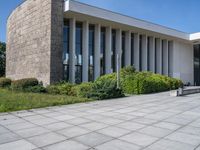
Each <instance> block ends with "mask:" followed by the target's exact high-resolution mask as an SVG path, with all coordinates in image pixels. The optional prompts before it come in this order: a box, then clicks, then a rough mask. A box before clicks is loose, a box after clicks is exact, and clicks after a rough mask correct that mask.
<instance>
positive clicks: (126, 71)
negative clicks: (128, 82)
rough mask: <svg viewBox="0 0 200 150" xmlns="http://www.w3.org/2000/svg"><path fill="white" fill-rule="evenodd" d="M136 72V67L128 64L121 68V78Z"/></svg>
mask: <svg viewBox="0 0 200 150" xmlns="http://www.w3.org/2000/svg"><path fill="white" fill-rule="evenodd" d="M135 72H136V69H135V68H134V67H133V66H128V67H125V68H122V69H121V71H120V75H121V78H122V79H123V78H125V77H126V76H129V75H132V74H134V73H135Z"/></svg>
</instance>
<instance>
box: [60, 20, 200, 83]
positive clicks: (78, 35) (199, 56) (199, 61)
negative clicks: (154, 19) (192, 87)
mask: <svg viewBox="0 0 200 150" xmlns="http://www.w3.org/2000/svg"><path fill="white" fill-rule="evenodd" d="M82 30H83V24H82V23H81V22H76V29H75V57H74V59H75V60H74V61H75V66H74V67H75V68H74V69H75V82H76V83H81V82H82V73H83V69H82V65H83V56H82V53H83V52H82V44H83V43H82V42H83V38H84V37H83V31H82ZM88 32H89V39H88V40H89V41H88V42H89V43H88V48H89V49H88V58H87V59H88V81H94V67H95V66H94V54H95V26H94V25H92V24H90V25H89V31H88ZM121 34H122V35H121V38H122V39H121V42H122V43H121V67H122V68H123V67H125V60H126V58H125V48H126V45H125V44H126V34H125V32H124V31H122V32H121ZM111 37H112V39H111V58H110V61H111V69H112V72H116V49H117V47H116V30H115V29H112V35H111ZM142 38H143V37H142V35H140V36H139V71H141V70H142V44H143V43H142ZM69 42H70V23H69V20H68V19H64V27H63V79H64V80H65V81H69V73H70V70H69V63H70V62H69V57H70V56H69V51H70V46H69ZM134 42H135V40H134V33H131V53H130V56H129V57H130V61H131V65H132V66H133V65H134V44H135V43H134ZM150 42H151V37H150V36H148V37H147V70H148V71H150V57H151V56H150V46H151V45H150V44H152V43H150ZM154 42H155V57H154V59H155V71H156V72H157V70H156V69H157V67H156V64H157V62H156V61H158V60H157V54H159V53H158V52H157V50H158V48H159V47H158V46H159V45H158V43H157V42H159V39H158V38H156V39H155V41H154ZM161 42H162V43H161V44H162V45H161V48H162V51H163V48H164V47H163V46H164V44H166V43H164V40H162V41H161ZM169 43H170V42H168V43H167V44H168V45H170V44H169ZM169 47H170V46H168V48H169ZM169 53H170V51H169ZM163 54H164V53H162V56H161V57H163V58H164V56H163ZM168 55H170V54H168ZM105 56H106V28H105V27H101V31H100V75H104V74H105V67H106V64H105ZM168 59H169V57H168ZM161 60H162V62H161V63H162V64H164V62H163V59H161ZM168 61H169V60H168ZM163 67H164V66H163ZM168 68H169V64H168ZM194 72H195V73H194V76H195V83H196V85H200V45H195V46H194ZM157 73H158V72H157Z"/></svg>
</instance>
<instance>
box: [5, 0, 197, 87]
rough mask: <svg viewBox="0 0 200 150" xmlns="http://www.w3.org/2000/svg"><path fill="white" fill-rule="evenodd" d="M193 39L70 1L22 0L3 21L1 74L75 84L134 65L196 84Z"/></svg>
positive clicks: (195, 47) (194, 43) (160, 27)
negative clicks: (4, 56) (4, 50)
mask: <svg viewBox="0 0 200 150" xmlns="http://www.w3.org/2000/svg"><path fill="white" fill-rule="evenodd" d="M199 41H200V33H195V34H188V33H184V32H180V31H177V30H174V29H171V28H167V27H164V26H160V25H157V24H154V23H150V22H146V21H143V20H139V19H135V18H132V17H129V16H125V15H121V14H118V13H114V12H111V11H108V10H104V9H101V8H97V7H94V6H89V5H86V4H83V3H79V2H76V1H70V0H68V1H65V2H63V0H26V1H25V2H24V3H22V4H21V5H20V6H19V7H17V8H16V9H15V10H14V11H13V12H12V14H11V15H10V16H9V18H8V21H7V61H6V63H7V64H6V76H7V77H10V78H12V79H21V78H27V77H35V78H37V79H39V80H40V81H42V82H43V83H44V84H45V85H47V84H51V83H54V82H57V81H60V80H68V81H70V82H73V83H74V82H76V83H79V82H87V81H93V80H94V79H96V78H98V77H99V76H100V75H103V74H108V73H112V72H115V71H116V68H117V65H119V67H125V66H130V65H134V66H135V68H136V69H137V70H139V71H152V72H155V73H159V74H163V75H166V76H170V77H175V78H179V79H181V80H183V81H184V82H185V83H188V82H190V83H191V84H195V85H200V46H199V45H198V43H199ZM118 57H119V64H117V60H118V59H117V58H118Z"/></svg>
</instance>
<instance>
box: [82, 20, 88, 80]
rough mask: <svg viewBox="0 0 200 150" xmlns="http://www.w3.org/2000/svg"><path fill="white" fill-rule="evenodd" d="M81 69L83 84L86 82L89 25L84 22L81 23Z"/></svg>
mask: <svg viewBox="0 0 200 150" xmlns="http://www.w3.org/2000/svg"><path fill="white" fill-rule="evenodd" d="M82 40H83V46H82V47H83V51H82V52H83V66H82V67H83V69H82V72H83V73H82V74H83V82H88V65H89V61H88V59H89V58H88V57H89V24H88V21H85V22H84V23H83V37H82Z"/></svg>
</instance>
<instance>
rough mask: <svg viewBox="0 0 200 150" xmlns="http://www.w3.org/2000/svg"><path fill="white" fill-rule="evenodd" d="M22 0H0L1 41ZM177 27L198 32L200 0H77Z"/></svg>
mask: <svg viewBox="0 0 200 150" xmlns="http://www.w3.org/2000/svg"><path fill="white" fill-rule="evenodd" d="M21 1H22V0H0V41H5V40H6V20H7V17H8V16H9V14H10V13H11V11H12V10H13V9H14V8H15V7H16V6H17V5H18V4H20V3H21ZM78 1H80V2H84V3H88V4H91V5H94V6H98V7H102V8H105V9H109V10H112V11H115V12H119V13H122V14H125V15H128V16H132V17H135V18H139V19H143V20H147V21H150V22H153V23H157V24H160V25H164V26H167V27H171V28H174V29H177V30H180V31H184V32H188V33H193V32H200V11H199V10H200V9H199V7H200V0H78Z"/></svg>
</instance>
